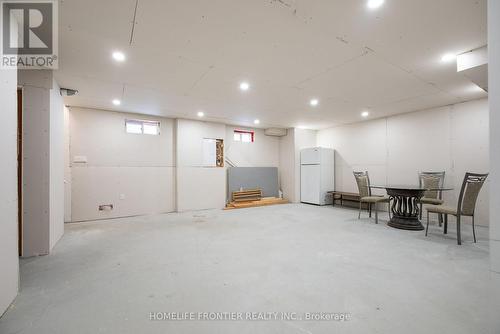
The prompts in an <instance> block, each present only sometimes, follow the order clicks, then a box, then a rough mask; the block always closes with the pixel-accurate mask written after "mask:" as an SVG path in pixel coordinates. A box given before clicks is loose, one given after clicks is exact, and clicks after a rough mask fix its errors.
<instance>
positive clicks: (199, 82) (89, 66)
mask: <svg viewBox="0 0 500 334" xmlns="http://www.w3.org/2000/svg"><path fill="white" fill-rule="evenodd" d="M60 13H61V14H60V16H61V18H60V31H59V33H60V46H61V47H60V69H59V70H58V71H57V73H56V78H57V81H58V82H59V84H60V85H61V86H63V87H69V88H74V89H78V90H79V94H78V95H77V96H75V97H67V98H66V103H67V104H68V105H71V106H79V107H90V108H101V109H109V110H119V111H126V112H136V113H143V114H150V115H161V116H167V117H183V118H196V117H197V116H196V114H197V112H198V111H200V110H203V111H204V112H205V115H206V117H205V119H207V120H213V121H220V122H225V123H233V124H241V125H248V124H252V123H253V120H254V119H260V121H261V124H260V126H261V127H269V126H282V127H295V126H297V127H305V128H314V129H318V128H324V127H328V126H332V125H337V124H342V123H351V122H357V121H361V120H362V118H361V116H360V113H361V111H363V110H365V109H369V110H370V116H369V117H370V118H378V117H383V116H387V115H392V114H398V113H405V112H410V111H414V110H421V109H426V108H431V107H437V106H443V105H448V104H452V103H457V102H463V101H468V100H472V99H477V98H482V97H486V96H487V94H486V92H484V91H482V90H480V89H477V87H475V85H473V84H472V83H471V82H470V81H469V80H468V79H467V78H465V77H464V76H463V75H462V74H460V73H457V71H456V65H455V62H450V63H442V62H441V56H442V55H443V54H445V53H448V52H451V53H454V54H460V53H463V52H466V51H469V50H472V49H475V48H477V47H481V46H483V45H485V44H486V43H487V35H486V1H485V0H418V1H415V0H386V1H385V4H384V5H383V6H382V7H380V8H379V9H377V10H370V9H368V8H367V6H366V0H343V1H340V0H338V1H334V0H323V1H319V0H318V1H314V0H251V1H249V0H210V1H207V0H198V1H194V0H185V1H181V0H175V1H173V0H106V1H103V0H85V1H81V0H64V1H61V2H60ZM115 50H121V51H123V52H124V53H125V54H126V57H127V59H126V61H125V62H123V63H116V62H115V61H114V60H113V59H112V57H111V54H112V52H113V51H115ZM241 81H248V82H249V83H250V84H251V89H250V90H249V91H247V92H241V91H240V90H239V83H240V82H241ZM114 98H119V99H121V101H122V104H121V105H120V106H118V107H115V106H113V104H112V103H111V101H112V100H113V99H114ZM311 98H318V99H319V101H320V103H319V106H317V107H315V108H313V107H311V106H310V105H309V100H310V99H311Z"/></svg>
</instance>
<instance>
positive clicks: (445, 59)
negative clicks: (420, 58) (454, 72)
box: [441, 53, 457, 63]
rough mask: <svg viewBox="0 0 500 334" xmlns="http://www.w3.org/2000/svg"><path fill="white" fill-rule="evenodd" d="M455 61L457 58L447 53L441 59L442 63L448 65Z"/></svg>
mask: <svg viewBox="0 0 500 334" xmlns="http://www.w3.org/2000/svg"><path fill="white" fill-rule="evenodd" d="M455 59H457V56H456V55H454V54H453V53H447V54H444V55H443V56H442V57H441V61H442V62H443V63H449V62H451V61H454V60H455Z"/></svg>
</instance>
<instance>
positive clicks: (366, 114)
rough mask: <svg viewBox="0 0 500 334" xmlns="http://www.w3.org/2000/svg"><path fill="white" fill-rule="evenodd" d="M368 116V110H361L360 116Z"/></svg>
mask: <svg viewBox="0 0 500 334" xmlns="http://www.w3.org/2000/svg"><path fill="white" fill-rule="evenodd" d="M368 116H370V112H369V111H363V112H362V113H361V117H364V118H366V117H368Z"/></svg>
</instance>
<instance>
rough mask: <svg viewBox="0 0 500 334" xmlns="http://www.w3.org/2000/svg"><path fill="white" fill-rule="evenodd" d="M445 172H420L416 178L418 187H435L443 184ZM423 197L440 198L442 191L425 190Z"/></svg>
mask: <svg viewBox="0 0 500 334" xmlns="http://www.w3.org/2000/svg"><path fill="white" fill-rule="evenodd" d="M445 173H446V172H420V173H418V180H419V184H420V187H423V188H427V189H437V188H442V187H443V186H444V176H445ZM424 197H427V198H436V199H442V198H443V192H442V191H440V190H427V191H426V192H425V193H424Z"/></svg>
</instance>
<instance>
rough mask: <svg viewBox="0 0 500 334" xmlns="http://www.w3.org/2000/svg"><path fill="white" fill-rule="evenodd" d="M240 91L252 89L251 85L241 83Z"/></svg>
mask: <svg viewBox="0 0 500 334" xmlns="http://www.w3.org/2000/svg"><path fill="white" fill-rule="evenodd" d="M240 89H241V90H242V91H247V90H249V89H250V84H249V83H248V82H242V83H240Z"/></svg>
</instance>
